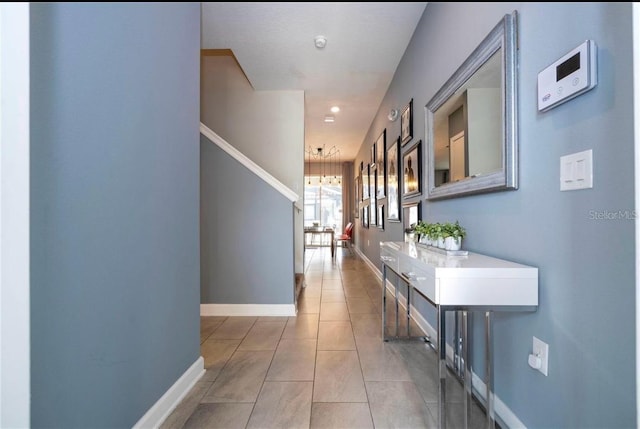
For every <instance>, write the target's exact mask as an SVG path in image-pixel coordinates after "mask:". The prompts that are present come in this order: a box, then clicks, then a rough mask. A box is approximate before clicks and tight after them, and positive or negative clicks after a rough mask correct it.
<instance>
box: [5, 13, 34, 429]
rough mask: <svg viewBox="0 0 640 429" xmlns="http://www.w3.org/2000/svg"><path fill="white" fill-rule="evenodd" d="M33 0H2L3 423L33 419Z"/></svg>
mask: <svg viewBox="0 0 640 429" xmlns="http://www.w3.org/2000/svg"><path fill="white" fill-rule="evenodd" d="M29 8H30V6H29V3H4V4H0V427H3V428H4V427H7V428H8V427H11V428H25V427H29V426H30V424H31V421H30V412H31V409H30V405H31V401H30V396H31V372H30V365H31V356H30V353H31V348H30V339H31V332H30V322H29V320H30V309H29V305H30V287H29V281H30V280H29V218H30V216H29V195H30V193H29V144H30V137H29V126H30V125H29V121H30V119H29V97H30V95H29V74H30V73H29V70H30V61H29V54H30V50H29V49H30V48H29V47H30V42H29V31H30V29H29Z"/></svg>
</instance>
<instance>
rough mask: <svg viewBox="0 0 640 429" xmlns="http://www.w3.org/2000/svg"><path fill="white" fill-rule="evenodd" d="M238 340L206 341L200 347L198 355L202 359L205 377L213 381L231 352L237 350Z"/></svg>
mask: <svg viewBox="0 0 640 429" xmlns="http://www.w3.org/2000/svg"><path fill="white" fill-rule="evenodd" d="M238 344H240V340H215V339H211V338H210V339H208V340H206V341H205V342H204V343H202V345H201V346H200V354H201V355H202V357H203V358H204V368H205V369H206V370H207V373H206V374H205V377H206V379H207V380H209V381H214V380H215V378H216V377H217V376H218V374H219V373H220V371H221V370H222V368H223V367H224V365H225V364H226V363H227V361H228V360H229V358H230V357H231V355H233V352H235V351H236V349H237V348H238Z"/></svg>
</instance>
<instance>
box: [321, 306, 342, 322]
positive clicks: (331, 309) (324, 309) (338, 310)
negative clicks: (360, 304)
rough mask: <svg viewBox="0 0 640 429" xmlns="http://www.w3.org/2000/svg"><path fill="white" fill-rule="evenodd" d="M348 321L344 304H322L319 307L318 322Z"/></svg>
mask: <svg viewBox="0 0 640 429" xmlns="http://www.w3.org/2000/svg"><path fill="white" fill-rule="evenodd" d="M323 320H349V309H348V307H347V303H346V302H323V303H322V304H321V305H320V321H323Z"/></svg>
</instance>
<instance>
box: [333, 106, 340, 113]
mask: <svg viewBox="0 0 640 429" xmlns="http://www.w3.org/2000/svg"><path fill="white" fill-rule="evenodd" d="M331 111H332V112H333V113H338V112H339V111H340V108H339V107H338V106H333V107H332V108H331Z"/></svg>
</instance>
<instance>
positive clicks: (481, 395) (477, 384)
mask: <svg viewBox="0 0 640 429" xmlns="http://www.w3.org/2000/svg"><path fill="white" fill-rule="evenodd" d="M356 251H357V252H358V253H359V254H360V256H361V257H362V259H363V260H364V261H365V263H366V264H367V265H369V267H371V269H372V270H373V272H374V273H375V274H376V276H377V277H378V278H379V279H380V281H382V272H381V271H380V270H379V269H378V267H376V266H375V265H374V264H373V263H372V262H371V261H370V260H369V259H368V258H367V257H365V256H364V254H362V252H360V249H357V248H356ZM385 286H386V289H387V291H389V292H391V293H395V287H394V286H393V284H392V283H391V282H390V281H389V280H388V279H387V282H386V285H385ZM398 303H399V304H400V306H401V307H402V308H403V310H406V308H407V300H406V298H405V297H404V296H402V295H400V298H399V299H398ZM411 319H412V320H413V321H414V322H415V323H416V325H418V327H419V328H420V329H422V331H423V332H424V333H426V334H427V335H428V336H429V341H431V343H432V344H437V341H438V331H437V330H436V329H434V328H433V326H431V324H430V323H429V322H427V320H426V319H425V318H424V317H422V314H420V312H419V311H418V310H417V309H416V308H415V307H414V306H413V305H412V306H411ZM447 357H449V359H450V360H451V361H453V347H451V345H449V344H447ZM471 382H472V385H473V390H474V393H475V394H476V397H477V398H478V399H479V401H480V402H481V403H482V404H483V405H485V404H486V393H485V392H486V391H487V386H486V384H485V383H484V381H482V379H481V378H480V377H478V375H477V374H476V373H475V372H473V371H471ZM493 400H494V402H493V404H494V411H495V415H496V420H497V422H498V423H499V424H500V426H501V427H508V428H523V429H524V428H526V426H525V425H524V423H522V422H521V421H520V419H519V418H518V416H516V415H515V414H514V413H513V411H511V409H510V408H509V407H507V405H506V404H505V403H504V402H502V401H501V400H500V397H498V396H497V395H496V394H495V393H494V394H493Z"/></svg>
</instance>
